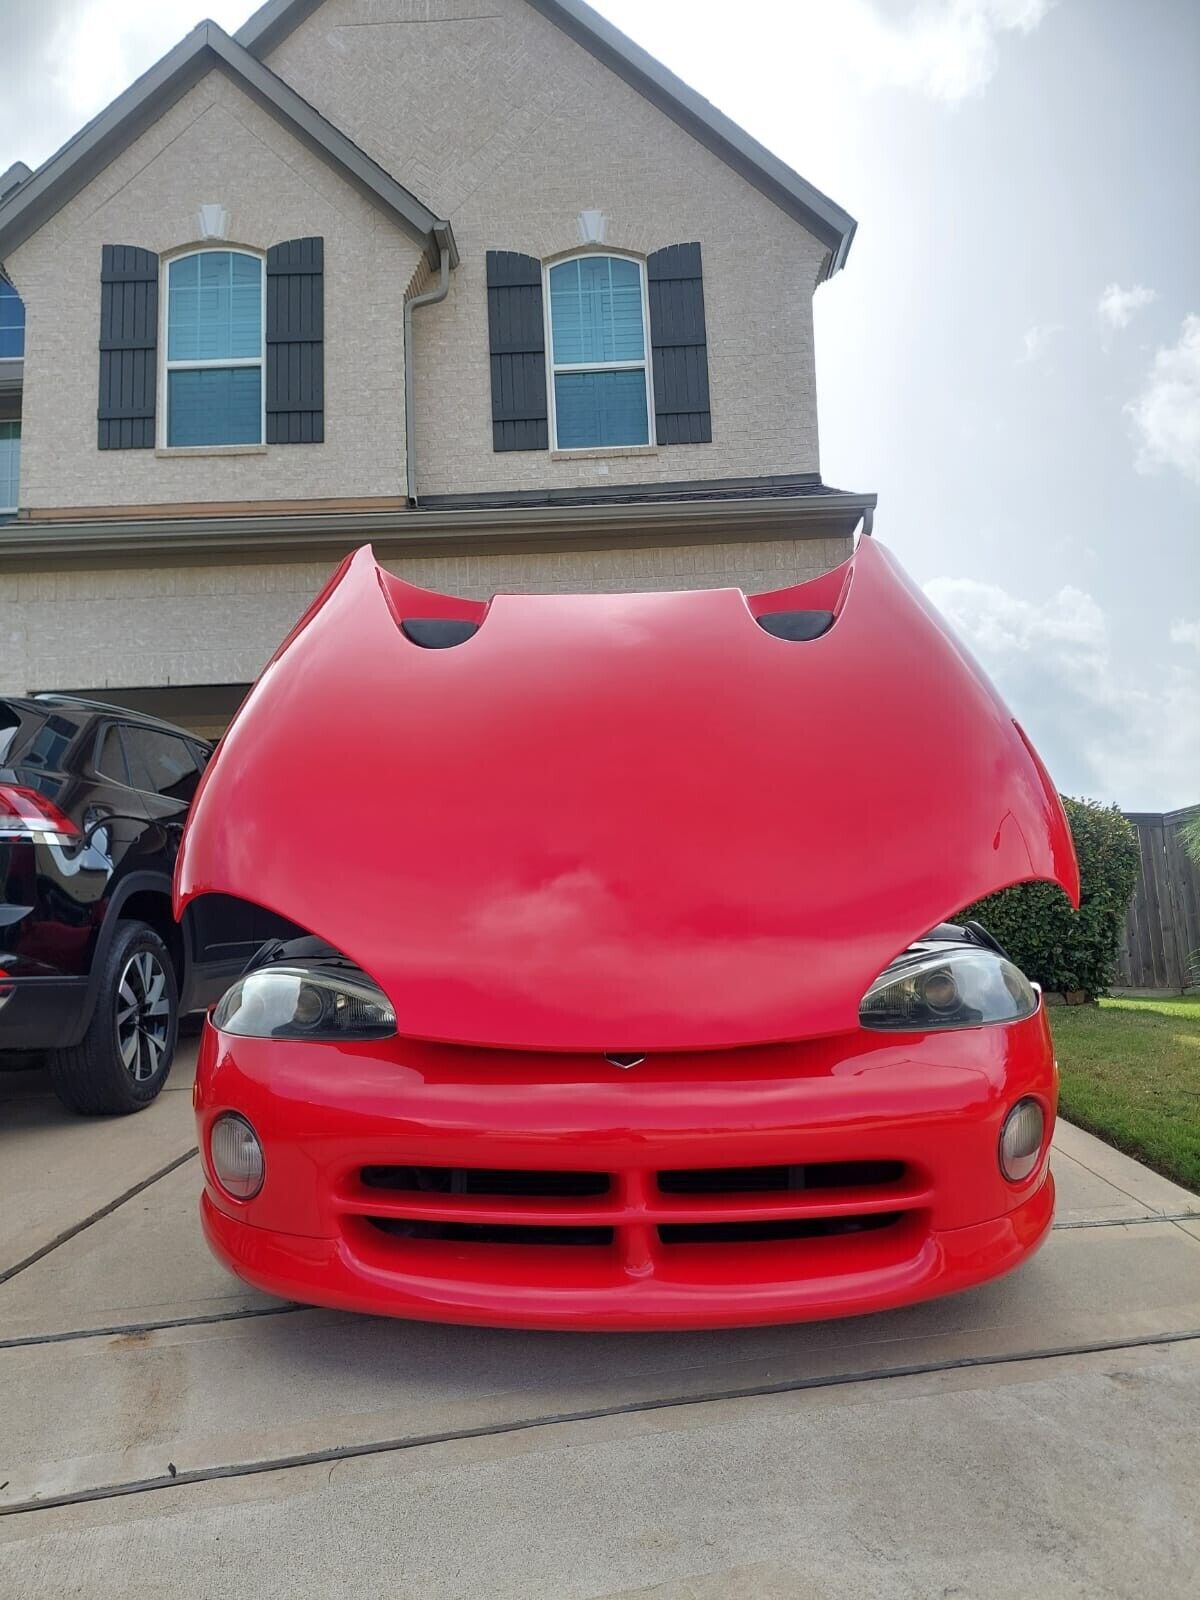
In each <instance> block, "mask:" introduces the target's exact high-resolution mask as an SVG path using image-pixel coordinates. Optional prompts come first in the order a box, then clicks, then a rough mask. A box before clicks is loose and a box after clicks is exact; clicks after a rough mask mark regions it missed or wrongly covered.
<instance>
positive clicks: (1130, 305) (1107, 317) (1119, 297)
mask: <svg viewBox="0 0 1200 1600" xmlns="http://www.w3.org/2000/svg"><path fill="white" fill-rule="evenodd" d="M1157 299H1158V292H1157V290H1155V289H1146V288H1144V287H1143V286H1142V285H1141V284H1140V283H1135V284H1134V286H1133V288H1132V289H1122V287H1121V285H1120V284H1119V283H1110V284H1109V285H1108V287H1107V288H1106V289H1104V290H1103V291H1102V292H1101V295H1100V298H1099V300H1097V302H1096V312H1097V315H1098V316H1099V318H1100V321H1101V323H1102V324H1103V325H1104V327H1105V328H1107V329H1115V330H1118V331H1119V330H1120V329H1121V328H1127V327H1128V326H1129V324H1130V323H1131V322H1132V321H1133V319H1134V317H1136V316H1137V314H1138V312H1139V311H1142V310H1144V308H1145V307H1146V306H1150V305H1153V304H1154V302H1155V301H1156V300H1157Z"/></svg>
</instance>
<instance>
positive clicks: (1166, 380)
mask: <svg viewBox="0 0 1200 1600" xmlns="http://www.w3.org/2000/svg"><path fill="white" fill-rule="evenodd" d="M1125 410H1126V412H1127V413H1128V414H1129V416H1130V417H1132V419H1133V427H1134V434H1135V436H1136V438H1137V443H1138V454H1137V462H1136V466H1137V469H1138V471H1139V472H1156V471H1157V470H1158V469H1159V468H1160V467H1174V468H1175V470H1176V471H1177V472H1181V473H1182V474H1183V476H1184V477H1185V478H1190V479H1191V481H1192V482H1193V483H1198V484H1200V317H1196V316H1190V317H1185V318H1184V319H1183V327H1182V328H1181V330H1180V333H1179V339H1178V342H1177V343H1175V344H1173V345H1169V346H1167V347H1166V348H1164V349H1161V350H1159V352H1158V354H1157V355H1156V356H1155V357H1154V363H1153V365H1152V366H1151V368H1150V371H1149V372H1148V373H1147V375H1146V380H1145V383H1144V384H1143V386H1142V391H1141V393H1140V394H1139V395H1137V396H1136V397H1135V398H1134V399H1133V400H1131V401H1130V403H1129V404H1128V405H1127V406H1126V407H1125Z"/></svg>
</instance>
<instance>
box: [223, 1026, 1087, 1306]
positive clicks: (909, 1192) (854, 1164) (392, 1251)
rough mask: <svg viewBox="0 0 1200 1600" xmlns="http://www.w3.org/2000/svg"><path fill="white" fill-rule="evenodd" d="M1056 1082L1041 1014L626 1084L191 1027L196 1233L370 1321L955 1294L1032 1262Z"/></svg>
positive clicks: (280, 1289)
mask: <svg viewBox="0 0 1200 1600" xmlns="http://www.w3.org/2000/svg"><path fill="white" fill-rule="evenodd" d="M1056 1091H1057V1084H1056V1074H1055V1068H1054V1062H1053V1055H1052V1050H1051V1045H1050V1039H1049V1034H1048V1030H1047V1027H1046V1022H1045V1018H1044V1015H1043V1014H1042V1013H1040V1012H1039V1013H1038V1015H1037V1016H1035V1017H1032V1018H1030V1019H1029V1020H1028V1021H1026V1022H1022V1023H1017V1024H1013V1025H1011V1026H1008V1027H996V1028H986V1029H977V1030H968V1031H964V1032H960V1033H956V1034H944V1035H941V1036H938V1035H925V1036H916V1035H913V1036H906V1037H904V1038H898V1037H891V1038H889V1037H888V1036H886V1035H878V1034H874V1035H872V1034H867V1033H863V1032H858V1033H855V1034H852V1035H845V1036H842V1037H840V1038H833V1039H820V1040H810V1041H806V1042H803V1043H799V1044H791V1045H777V1046H769V1047H760V1048H755V1049H744V1050H735V1051H723V1052H714V1053H708V1054H699V1055H689V1054H680V1055H675V1056H660V1057H657V1058H653V1059H651V1060H647V1061H646V1062H644V1063H643V1064H642V1065H640V1066H638V1067H636V1068H634V1069H632V1070H631V1071H628V1072H623V1071H620V1070H619V1069H617V1068H615V1067H612V1066H610V1065H609V1064H608V1063H607V1062H605V1061H603V1060H601V1059H598V1058H593V1057H587V1058H580V1057H571V1056H555V1055H532V1054H517V1053H512V1052H504V1051H485V1050H471V1049H462V1048H452V1047H445V1046H437V1045H430V1044H422V1043H419V1042H416V1041H412V1040H402V1039H393V1040H388V1041H384V1042H383V1043H373V1044H369V1045H367V1044H363V1045H314V1044H290V1043H284V1042H280V1041H273V1040H250V1039H237V1038H230V1037H228V1036H224V1035H218V1034H217V1033H215V1032H214V1030H213V1029H212V1028H211V1026H207V1027H206V1029H205V1034H204V1039H203V1041H202V1046H201V1055H200V1065H199V1070H198V1073H197V1079H196V1096H195V1098H196V1111H197V1119H198V1125H199V1139H200V1148H201V1152H202V1155H203V1159H204V1166H205V1178H206V1189H205V1194H204V1196H203V1200H202V1216H203V1222H204V1229H205V1233H206V1236H207V1238H208V1241H209V1244H210V1245H211V1247H212V1249H213V1251H214V1252H215V1254H216V1255H217V1256H218V1258H219V1259H220V1260H221V1261H223V1262H224V1263H225V1264H226V1265H227V1266H228V1267H230V1268H231V1269H232V1270H233V1271H234V1272H235V1273H237V1274H238V1275H239V1276H240V1277H242V1278H244V1279H245V1280H246V1281H248V1282H250V1283H252V1284H254V1285H256V1286H257V1287H259V1288H262V1289H265V1290H267V1291H269V1292H271V1293H273V1294H277V1295H281V1296H283V1297H285V1298H288V1299H294V1300H299V1301H303V1302H307V1303H311V1304H317V1305H328V1306H336V1307H341V1308H345V1309H349V1310H356V1311H365V1312H370V1313H375V1314H385V1315H394V1316H404V1317H415V1318H425V1319H431V1320H437V1321H447V1322H468V1323H481V1324H489V1325H495V1326H519V1327H549V1328H580V1329H582V1328H591V1329H639V1328H687V1327H717V1326H736V1325H746V1324H752V1323H766V1322H785V1321H791V1320H802V1319H808V1318H819V1317H833V1316H845V1315H851V1314H855V1313H861V1312H868V1311H876V1310H881V1309H885V1308H887V1307H891V1306H898V1305H903V1304H907V1303H909V1302H912V1301H916V1300H922V1299H927V1298H930V1297H932V1296H935V1295H941V1294H948V1293H951V1292H954V1291H956V1290H960V1289H966V1288H969V1287H971V1286H972V1285H974V1284H978V1283H981V1282H984V1281H985V1280H987V1279H989V1278H993V1277H996V1276H998V1275H999V1274H1001V1273H1004V1272H1007V1271H1009V1270H1010V1269H1011V1268H1013V1267H1015V1266H1017V1265H1019V1263H1020V1262H1021V1261H1023V1260H1024V1259H1025V1258H1026V1257H1027V1256H1029V1255H1030V1254H1031V1253H1032V1252H1033V1251H1034V1250H1035V1249H1036V1248H1037V1246H1038V1245H1039V1244H1040V1243H1041V1241H1042V1239H1043V1238H1044V1237H1045V1234H1046V1232H1047V1230H1048V1228H1049V1226H1050V1221H1051V1216H1052V1212H1053V1205H1054V1187H1053V1181H1052V1179H1051V1177H1050V1174H1049V1170H1048V1167H1047V1163H1046V1154H1047V1146H1048V1143H1049V1138H1050V1133H1051V1129H1052V1127H1053V1119H1054V1110H1055V1105H1056V1099H1057V1092H1056ZM1023 1095H1033V1096H1035V1097H1036V1098H1037V1099H1038V1100H1039V1101H1040V1102H1041V1103H1042V1105H1043V1109H1044V1111H1045V1113H1046V1135H1045V1144H1044V1146H1043V1151H1042V1157H1041V1160H1040V1161H1039V1164H1038V1166H1037V1168H1036V1170H1035V1171H1034V1173H1033V1174H1032V1176H1031V1177H1030V1178H1029V1179H1028V1180H1027V1182H1026V1183H1024V1184H1022V1185H1011V1184H1008V1183H1006V1182H1005V1181H1004V1179H1003V1178H1002V1177H1001V1175H1000V1172H999V1168H998V1164H997V1145H998V1140H999V1136H1000V1128H1001V1124H1002V1122H1003V1119H1004V1116H1005V1114H1006V1112H1007V1111H1008V1109H1009V1108H1010V1106H1011V1105H1012V1104H1013V1102H1014V1101H1016V1100H1017V1099H1019V1098H1021V1097H1022V1096H1023ZM226 1110H233V1111H237V1112H239V1113H240V1114H241V1115H243V1116H245V1117H247V1118H248V1119H249V1121H250V1122H251V1124H252V1125H253V1126H254V1128H255V1129H256V1131H257V1132H258V1135H259V1137H260V1139H261V1140H262V1144H263V1148H264V1153H265V1163H266V1179H265V1182H264V1185H263V1188H262V1190H261V1192H260V1193H259V1194H258V1195H257V1196H256V1197H255V1198H254V1199H253V1200H251V1201H249V1202H238V1201H235V1200H232V1199H231V1198H230V1197H229V1196H228V1195H226V1194H225V1193H224V1191H223V1190H222V1189H221V1188H220V1186H219V1185H218V1183H217V1182H216V1180H215V1177H214V1175H213V1173H212V1170H211V1167H210V1164H209V1156H208V1139H209V1132H210V1130H211V1126H212V1123H213V1121H214V1119H215V1118H216V1117H217V1116H218V1115H220V1113H221V1112H222V1111H226ZM717 1174H719V1176H715V1175H717ZM560 1240H561V1241H563V1242H559V1241H560Z"/></svg>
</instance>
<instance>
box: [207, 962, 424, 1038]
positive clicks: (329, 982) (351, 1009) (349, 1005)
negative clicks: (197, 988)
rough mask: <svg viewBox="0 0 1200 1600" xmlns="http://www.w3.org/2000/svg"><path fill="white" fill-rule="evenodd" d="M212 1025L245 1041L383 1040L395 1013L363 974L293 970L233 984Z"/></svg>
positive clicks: (262, 972)
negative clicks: (244, 1038)
mask: <svg viewBox="0 0 1200 1600" xmlns="http://www.w3.org/2000/svg"><path fill="white" fill-rule="evenodd" d="M212 1024H213V1027H214V1028H219V1029H220V1031H221V1032H222V1033H236V1034H242V1035H243V1036H244V1037H246V1038H250V1039H347V1040H351V1039H384V1038H387V1037H388V1036H389V1035H390V1034H393V1033H395V1031H396V1013H395V1012H394V1011H393V1009H392V1004H391V1001H390V1000H389V999H388V997H387V996H386V995H385V994H384V992H383V990H382V989H380V988H379V987H378V985H377V984H374V983H372V981H371V980H370V978H368V977H367V975H366V974H365V973H363V972H346V973H343V972H340V971H338V970H337V969H335V968H328V967H315V966H314V967H305V966H298V965H293V966H278V967H260V968H259V970H258V971H257V972H251V973H248V974H247V976H246V977H244V978H239V979H238V981H237V982H236V983H235V984H234V986H233V988H232V989H229V990H228V991H227V992H226V993H225V994H224V995H223V996H222V998H221V1000H220V1001H219V1002H218V1003H217V1005H216V1006H215V1008H214V1009H213V1014H212Z"/></svg>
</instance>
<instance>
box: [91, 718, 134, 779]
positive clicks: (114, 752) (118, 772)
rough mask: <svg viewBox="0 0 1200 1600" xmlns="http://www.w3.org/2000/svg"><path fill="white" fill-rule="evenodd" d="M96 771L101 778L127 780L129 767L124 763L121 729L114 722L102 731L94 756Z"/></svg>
mask: <svg viewBox="0 0 1200 1600" xmlns="http://www.w3.org/2000/svg"><path fill="white" fill-rule="evenodd" d="M96 771H97V772H98V773H99V774H100V776H101V777H102V778H112V779H114V780H115V781H116V782H117V783H128V782H129V769H128V767H127V766H126V765H125V749H124V746H123V745H122V743H121V730H120V728H118V727H117V725H116V723H115V722H114V723H113V725H112V727H111V728H106V729H105V731H104V739H103V741H102V743H101V745H100V754H99V755H98V756H97V758H96Z"/></svg>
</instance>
